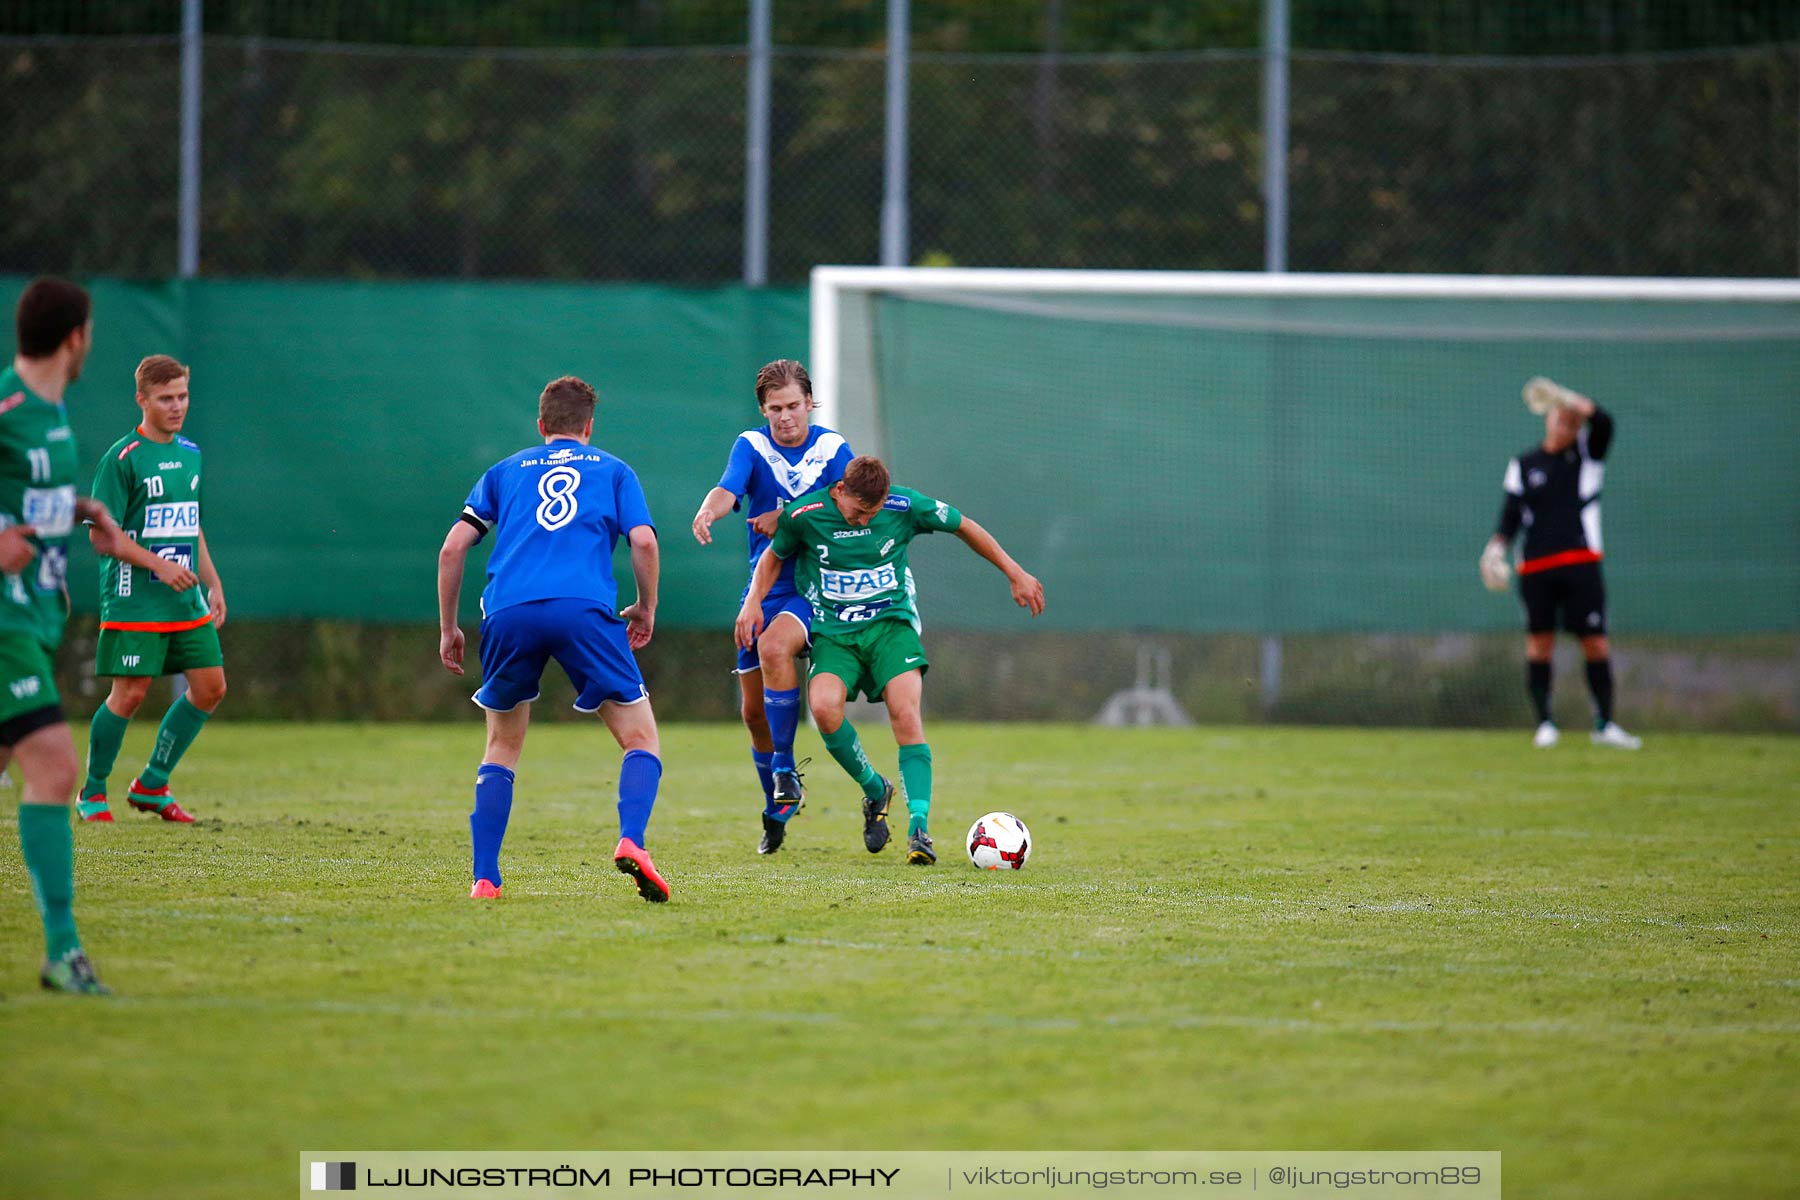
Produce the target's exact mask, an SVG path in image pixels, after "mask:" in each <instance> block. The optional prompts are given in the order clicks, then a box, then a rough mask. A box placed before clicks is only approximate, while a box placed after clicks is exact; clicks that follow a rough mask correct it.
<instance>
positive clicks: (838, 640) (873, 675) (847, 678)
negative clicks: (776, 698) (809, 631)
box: [811, 620, 931, 700]
mask: <svg viewBox="0 0 1800 1200" xmlns="http://www.w3.org/2000/svg"><path fill="white" fill-rule="evenodd" d="M930 668H931V664H930V663H929V662H927V661H926V659H925V646H924V644H923V643H922V642H920V641H919V631H918V630H916V629H914V628H913V627H912V623H911V622H909V621H897V620H887V621H875V622H873V623H871V624H869V625H866V626H864V627H863V628H861V629H858V630H855V631H853V632H850V633H830V634H826V633H816V632H815V633H814V634H813V642H812V676H811V677H817V676H820V675H836V676H837V677H838V678H839V679H841V680H843V681H844V687H845V688H846V689H848V691H849V698H850V699H852V700H854V699H856V697H857V695H858V694H861V695H864V696H867V697H868V698H869V699H871V700H879V699H881V693H882V690H883V689H884V688H886V687H887V685H888V680H890V679H892V678H894V676H896V675H904V674H906V672H908V671H918V672H919V673H920V674H924V673H925V672H926V671H927V670H929V669H930Z"/></svg>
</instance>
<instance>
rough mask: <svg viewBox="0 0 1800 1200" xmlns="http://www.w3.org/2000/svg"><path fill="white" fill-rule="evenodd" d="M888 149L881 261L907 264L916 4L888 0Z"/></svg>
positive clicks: (883, 180) (894, 265)
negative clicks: (910, 69)
mask: <svg viewBox="0 0 1800 1200" xmlns="http://www.w3.org/2000/svg"><path fill="white" fill-rule="evenodd" d="M887 13H888V45H887V153H886V161H885V169H884V171H883V173H882V195H881V265H882V266H884V267H904V266H905V265H906V234H907V229H906V225H907V215H906V95H907V82H906V68H907V62H908V59H909V58H910V57H911V46H910V33H909V30H910V28H911V23H912V5H911V4H910V3H909V0H888V10H887Z"/></svg>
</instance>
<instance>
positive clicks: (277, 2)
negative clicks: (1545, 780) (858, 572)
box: [0, 0, 1800, 284]
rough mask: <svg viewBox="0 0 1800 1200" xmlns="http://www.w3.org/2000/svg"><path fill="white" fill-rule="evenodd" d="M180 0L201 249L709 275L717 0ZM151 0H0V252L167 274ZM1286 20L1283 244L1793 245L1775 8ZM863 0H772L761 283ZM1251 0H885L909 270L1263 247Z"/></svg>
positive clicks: (877, 160) (1477, 249) (1636, 252)
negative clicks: (197, 151) (905, 3)
mask: <svg viewBox="0 0 1800 1200" xmlns="http://www.w3.org/2000/svg"><path fill="white" fill-rule="evenodd" d="M204 12H205V30H206V39H205V51H204V64H205V65H204V136H203V140H204V151H203V164H202V200H201V220H202V230H201V254H202V260H201V270H202V273H204V274H210V275H248V276H264V277H351V278H362V277H367V278H443V277H453V278H470V279H475V278H521V279H530V278H554V279H594V280H639V281H669V282H680V283H699V284H704V283H712V282H726V281H730V280H732V279H734V278H736V277H738V275H739V273H740V270H741V263H742V253H743V251H742V229H743V188H744V164H743V159H744V120H745V70H746V56H745V53H744V50H743V45H742V43H743V42H744V40H745V37H746V34H745V29H746V23H747V4H746V3H745V2H744V0H736V2H734V3H724V2H717V0H696V2H693V3H675V2H668V3H650V2H645V0H638V2H626V0H607V2H602V3H593V4H585V5H564V4H557V3H550V2H548V0H511V2H502V3H474V2H473V0H385V2H384V0H376V2H371V3H364V4H358V5H341V4H337V3H327V2H325V0H238V2H235V3H227V2H222V0H211V2H209V3H207V4H206V6H205V10H204ZM179 15H180V3H179V0H125V2H118V3H109V4H106V5H92V4H77V3H73V2H72V0H23V2H20V3H14V4H11V5H8V6H6V7H5V8H4V10H3V11H0V86H4V88H5V90H6V93H7V97H8V110H9V111H8V117H7V120H6V122H5V124H4V128H3V129H0V187H3V188H4V189H5V200H6V205H7V209H8V214H9V219H8V221H7V222H6V225H5V227H4V229H0V270H11V271H20V272H27V271H37V270H47V269H54V270H61V271H72V272H83V273H104V274H122V275H135V276H153V277H154V276H166V275H170V274H173V272H174V257H175V243H176V192H177V138H178V124H177V122H178V97H179V91H180V87H179V83H180V73H179V58H180V48H179V44H178V41H177V38H176V32H177V30H178V26H179ZM1292 16H1293V47H1294V54H1293V60H1292V68H1291V80H1292V121H1291V132H1290V155H1289V162H1288V166H1289V177H1290V180H1291V197H1292V198H1291V225H1290V228H1291V234H1290V252H1289V264H1290V268H1291V269H1295V270H1321V271H1337V270H1374V271H1450V272H1521V273H1605V274H1671V275H1681V274H1704V275H1792V274H1794V273H1795V271H1796V270H1797V269H1800V152H1797V150H1796V147H1797V145H1800V6H1795V5H1793V4H1788V3H1779V2H1776V0H1753V2H1750V3H1741V4H1672V3H1648V2H1644V0H1639V2H1636V3H1618V2H1615V3H1601V2H1598V0H1533V2H1531V3H1522V4H1508V5H1493V4H1484V3H1479V2H1477V0H1295V3H1294V4H1293V14H1292ZM885 19H886V5H885V3H884V2H883V0H841V2H836V3H823V2H819V0H775V4H774V22H775V40H776V54H775V58H774V67H773V76H774V104H773V118H772V119H773V126H774V128H773V141H772V151H771V153H772V164H771V170H772V199H771V217H770V222H771V227H770V237H771V241H770V273H771V278H772V279H773V280H774V281H776V282H798V281H800V280H802V279H804V277H805V274H806V272H807V270H808V269H809V268H811V267H812V266H813V265H815V264H818V263H826V262H838V263H858V262H872V261H875V260H876V259H877V258H878V242H879V237H878V230H879V211H880V196H881V183H882V139H883V130H884V118H883V103H882V97H883V87H884V81H885V75H886V68H885V63H884V60H883V41H884V36H885V34H884V31H885ZM1261 19H1262V13H1261V5H1260V4H1258V3H1254V2H1251V0H1218V2H1215V3H1193V2H1187V3H1181V2H1175V0H1126V2H1105V0H919V2H917V3H915V4H914V5H913V15H912V33H913V39H914V43H913V45H914V59H913V63H912V69H911V102H910V110H909V111H910V120H911V127H912V128H911V162H910V169H911V179H910V190H909V196H910V203H911V208H912V226H911V237H910V251H911V258H912V259H913V261H915V262H923V263H940V264H941V263H956V264H962V265H984V266H1056V267H1096V268H1097V267H1112V268H1183V269H1258V268H1260V267H1261V265H1262V253H1263V244H1264V232H1265V231H1264V225H1263V201H1262V187H1261V174H1262V130H1261V78H1262V58H1261V51H1260V49H1259V46H1260V40H1261V29H1260V22H1261Z"/></svg>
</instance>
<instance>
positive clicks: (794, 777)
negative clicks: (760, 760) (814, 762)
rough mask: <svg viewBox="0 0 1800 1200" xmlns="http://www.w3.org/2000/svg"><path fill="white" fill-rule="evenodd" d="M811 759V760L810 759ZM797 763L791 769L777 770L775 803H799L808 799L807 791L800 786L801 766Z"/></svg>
mask: <svg viewBox="0 0 1800 1200" xmlns="http://www.w3.org/2000/svg"><path fill="white" fill-rule="evenodd" d="M809 761H810V760H809ZM801 765H802V764H799V763H796V764H795V765H794V769H793V770H791V771H777V772H775V789H774V791H775V803H776V804H777V805H781V804H794V805H798V804H799V803H800V802H801V801H802V800H805V799H806V791H805V789H803V788H802V787H801V786H800V767H801Z"/></svg>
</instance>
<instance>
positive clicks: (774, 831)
mask: <svg viewBox="0 0 1800 1200" xmlns="http://www.w3.org/2000/svg"><path fill="white" fill-rule="evenodd" d="M786 840H787V822H786V821H781V820H777V819H776V818H774V817H771V816H770V815H769V814H768V813H764V814H763V835H762V841H760V842H758V843H756V852H757V853H758V854H773V853H775V852H776V851H777V850H779V849H781V843H782V842H784V841H786Z"/></svg>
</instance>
